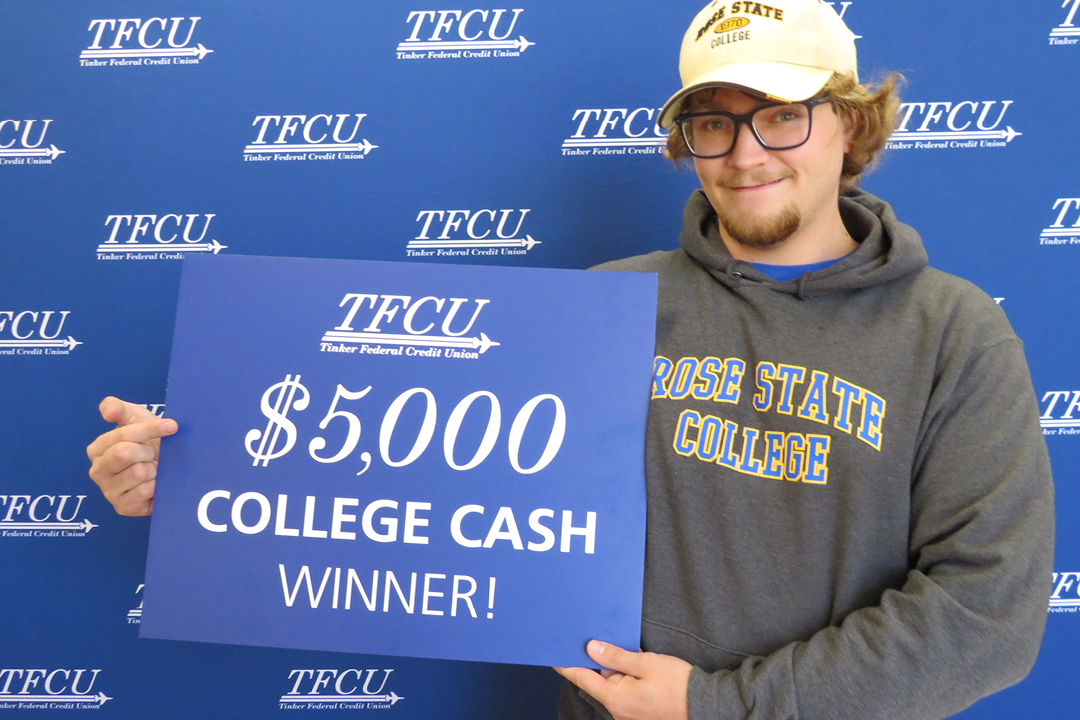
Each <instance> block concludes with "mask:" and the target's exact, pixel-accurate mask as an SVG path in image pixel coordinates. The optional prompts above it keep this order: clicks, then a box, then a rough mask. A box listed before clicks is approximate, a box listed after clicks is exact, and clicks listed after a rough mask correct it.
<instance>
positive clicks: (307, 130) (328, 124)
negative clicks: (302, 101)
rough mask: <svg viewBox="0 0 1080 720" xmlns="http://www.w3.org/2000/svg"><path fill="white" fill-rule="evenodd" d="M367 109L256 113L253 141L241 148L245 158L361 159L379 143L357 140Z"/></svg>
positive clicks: (255, 159) (362, 139)
mask: <svg viewBox="0 0 1080 720" xmlns="http://www.w3.org/2000/svg"><path fill="white" fill-rule="evenodd" d="M366 117H367V114H366V113H339V114H337V115H323V114H318V115H257V116H256V117H255V121H254V122H252V123H251V124H252V126H253V127H255V128H258V134H257V135H256V136H255V140H254V142H252V143H251V144H250V145H248V146H246V147H245V148H244V160H245V161H262V160H363V159H364V158H365V157H366V156H367V154H368V153H369V152H371V151H372V150H374V149H375V148H377V147H379V146H378V145H372V144H371V143H369V142H368V141H367V139H366V138H361V139H360V141H357V140H356V136H357V134H358V133H359V131H360V123H361V122H362V121H363V120H364V118H366Z"/></svg>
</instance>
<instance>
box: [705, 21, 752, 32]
mask: <svg viewBox="0 0 1080 720" xmlns="http://www.w3.org/2000/svg"><path fill="white" fill-rule="evenodd" d="M749 24H750V21H749V20H747V19H746V18H744V17H733V18H728V19H727V20H725V21H724V22H722V23H720V24H719V25H717V26H716V29H715V30H713V32H717V33H725V32H727V31H728V30H738V29H739V28H743V27H746V26H747V25H749Z"/></svg>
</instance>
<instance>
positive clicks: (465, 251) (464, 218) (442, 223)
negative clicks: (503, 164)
mask: <svg viewBox="0 0 1080 720" xmlns="http://www.w3.org/2000/svg"><path fill="white" fill-rule="evenodd" d="M529 212H530V211H529V209H528V208H524V209H521V210H513V209H503V210H490V209H484V210H421V211H420V214H419V215H417V216H416V222H417V223H419V225H420V229H419V233H418V234H417V236H416V237H415V238H414V239H412V240H410V241H409V245H408V247H407V248H406V250H405V253H406V254H407V255H408V256H409V257H432V256H438V257H445V256H452V255H524V254H525V253H527V252H528V251H529V250H532V249H533V246H535V245H539V244H540V241H539V240H535V239H533V237H532V235H528V234H522V232H521V226H522V225H523V224H524V223H525V216H526V215H528V214H529ZM515 217H516V220H515ZM511 228H513V229H511Z"/></svg>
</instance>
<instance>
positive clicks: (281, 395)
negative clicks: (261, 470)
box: [244, 375, 311, 467]
mask: <svg viewBox="0 0 1080 720" xmlns="http://www.w3.org/2000/svg"><path fill="white" fill-rule="evenodd" d="M297 390H299V391H300V392H301V393H303V397H300V398H296V400H295V401H294V400H293V398H294V397H295V396H296V391H297ZM275 391H276V392H277V396H276V397H275V396H274V393H275ZM271 398H273V403H274V404H273V406H271V405H270V403H271ZM310 399H311V398H310V396H309V395H308V391H307V388H306V387H304V386H303V385H301V384H300V376H299V375H297V376H296V377H295V378H294V377H293V376H292V375H286V376H285V380H283V381H282V382H279V383H275V384H273V385H271V386H270V387H269V388H267V390H266V392H264V393H263V396H262V402H261V403H260V409H261V410H262V414H263V415H265V416H266V417H267V418H268V419H269V422H267V423H266V429H265V430H259V429H258V428H252V429H251V430H248V434H247V436H246V437H245V438H244V445H245V446H246V447H247V451H248V454H249V455H251V457H253V458H255V462H253V463H252V465H256V466H257V465H258V464H259V462H260V461H261V462H262V465H263V467H266V466H267V464H268V463H269V462H270V461H271V460H273V459H275V458H279V457H281V456H282V455H284V454H285V453H287V452H289V451H290V450H292V447H293V445H295V444H296V426H295V425H293V424H292V421H291V420H289V419H288V418H287V417H285V416H286V415H288V414H289V409H290V407H291V408H292V409H295V410H303V409H304V408H306V407H307V406H308V401H309V400H310ZM283 406H284V407H283ZM282 430H284V431H285V445H284V447H282V448H281V449H280V450H275V446H276V445H277V442H278V437H280V436H281V431H282ZM260 438H261V439H262V442H260V443H259V449H258V450H255V449H254V448H252V444H253V443H254V442H255V441H256V440H259V439H260Z"/></svg>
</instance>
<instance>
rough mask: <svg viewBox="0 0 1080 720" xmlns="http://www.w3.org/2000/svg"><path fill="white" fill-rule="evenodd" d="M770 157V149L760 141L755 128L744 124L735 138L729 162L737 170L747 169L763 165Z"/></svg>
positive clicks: (728, 157) (728, 158)
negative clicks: (755, 133)
mask: <svg viewBox="0 0 1080 720" xmlns="http://www.w3.org/2000/svg"><path fill="white" fill-rule="evenodd" d="M768 159H769V151H768V150H766V149H765V147H764V146H763V145H762V144H761V143H760V142H758V139H757V136H756V135H754V131H753V129H752V128H751V127H750V126H749V125H742V126H741V127H740V128H739V134H738V136H737V137H736V138H735V147H734V148H732V149H731V153H730V154H729V155H728V156H727V158H726V160H727V161H728V164H729V165H731V166H732V167H733V168H735V169H737V170H746V169H749V168H753V167H757V166H759V165H763V164H765V163H766V162H767V161H768Z"/></svg>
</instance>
